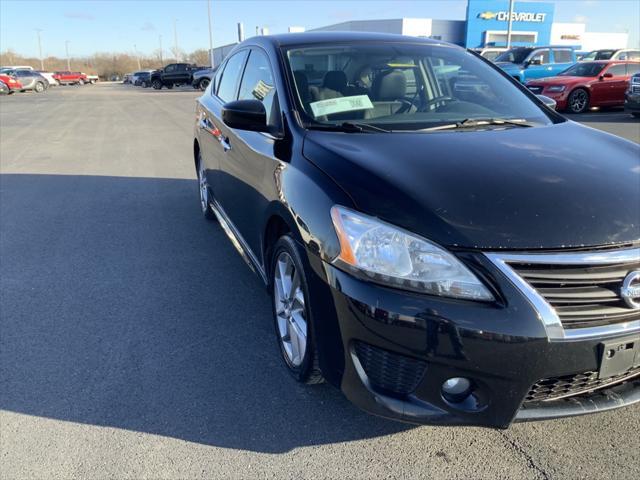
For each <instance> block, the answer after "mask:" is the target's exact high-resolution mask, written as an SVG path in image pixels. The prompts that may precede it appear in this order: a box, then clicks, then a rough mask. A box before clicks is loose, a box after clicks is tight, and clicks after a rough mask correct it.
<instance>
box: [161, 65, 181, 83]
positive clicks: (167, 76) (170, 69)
mask: <svg viewBox="0 0 640 480" xmlns="http://www.w3.org/2000/svg"><path fill="white" fill-rule="evenodd" d="M177 68H178V67H177V65H176V64H175V63H170V64H169V65H167V66H166V67H164V72H163V75H162V79H163V80H164V81H165V82H173V81H174V79H175V77H176V69H177Z"/></svg>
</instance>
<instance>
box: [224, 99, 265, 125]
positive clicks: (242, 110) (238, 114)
mask: <svg viewBox="0 0 640 480" xmlns="http://www.w3.org/2000/svg"><path fill="white" fill-rule="evenodd" d="M222 121H223V122H224V123H225V125H227V126H228V127H231V128H237V129H239V130H250V131H252V132H268V131H269V130H270V129H269V126H268V125H267V111H266V110H265V109H264V104H263V103H262V102H261V101H259V100H235V101H233V102H228V103H225V104H224V106H223V107H222Z"/></svg>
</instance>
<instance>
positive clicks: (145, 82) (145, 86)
mask: <svg viewBox="0 0 640 480" xmlns="http://www.w3.org/2000/svg"><path fill="white" fill-rule="evenodd" d="M140 86H141V87H142V88H147V87H148V86H149V84H148V83H147V81H146V80H143V81H142V83H141V84H140Z"/></svg>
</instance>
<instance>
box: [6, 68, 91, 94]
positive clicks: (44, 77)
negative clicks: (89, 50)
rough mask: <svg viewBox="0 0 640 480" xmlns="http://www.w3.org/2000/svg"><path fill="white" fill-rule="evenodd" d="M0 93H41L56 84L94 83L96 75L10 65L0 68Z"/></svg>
mask: <svg viewBox="0 0 640 480" xmlns="http://www.w3.org/2000/svg"><path fill="white" fill-rule="evenodd" d="M0 77H1V78H0V82H1V85H0V94H3V95H5V94H11V93H14V92H25V91H34V92H36V93H42V92H44V91H46V90H47V89H48V88H49V87H51V86H56V85H84V84H85V83H96V82H97V81H98V76H97V75H87V74H85V73H83V72H70V71H58V72H46V71H42V70H34V69H33V68H32V67H30V66H25V65H20V66H10V67H1V68H0Z"/></svg>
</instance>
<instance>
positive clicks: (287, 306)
mask: <svg viewBox="0 0 640 480" xmlns="http://www.w3.org/2000/svg"><path fill="white" fill-rule="evenodd" d="M274 277H275V278H274V282H273V285H274V288H273V295H274V301H275V307H276V308H275V310H276V320H277V325H278V333H279V335H280V342H281V343H282V347H283V350H284V352H285V354H286V356H287V359H288V361H289V362H290V363H291V364H292V365H293V366H294V367H298V366H300V365H301V364H302V362H303V360H304V356H305V353H306V350H307V319H306V310H305V297H304V291H303V290H302V284H301V282H300V273H299V272H298V270H297V269H296V267H295V265H294V263H293V259H292V258H291V256H290V255H289V254H288V253H287V252H281V253H280V255H278V258H277V259H276V265H275V269H274Z"/></svg>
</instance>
